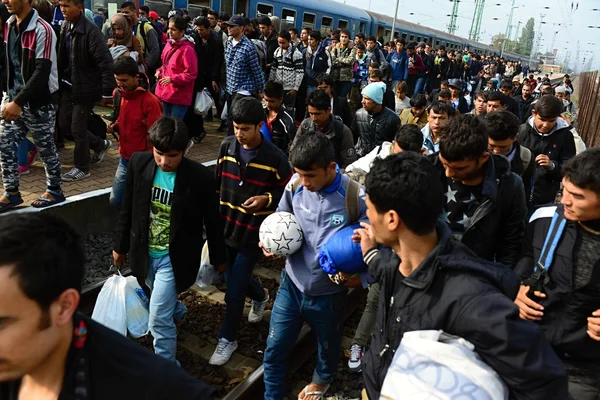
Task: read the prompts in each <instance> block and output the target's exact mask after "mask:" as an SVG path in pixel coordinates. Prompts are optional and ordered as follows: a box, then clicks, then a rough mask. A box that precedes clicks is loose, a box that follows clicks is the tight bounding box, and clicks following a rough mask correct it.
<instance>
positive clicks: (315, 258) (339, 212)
mask: <svg viewBox="0 0 600 400" xmlns="http://www.w3.org/2000/svg"><path fill="white" fill-rule="evenodd" d="M296 179H298V175H297V174H296V175H294V176H293V177H292V179H290V181H289V182H288V185H287V186H286V188H285V192H284V193H283V197H282V198H281V201H280V202H279V208H278V209H277V211H286V212H290V213H292V214H294V215H295V216H296V219H297V220H298V223H299V224H300V226H301V227H302V231H303V233H304V243H303V244H302V247H301V248H300V250H298V251H297V252H296V253H294V254H292V255H290V256H288V257H287V259H286V262H285V270H286V272H287V274H288V276H289V277H290V278H291V280H292V282H294V285H296V287H297V288H298V289H299V290H300V291H302V293H304V294H307V295H309V296H324V295H329V294H334V293H338V292H341V291H344V290H346V288H345V287H344V286H343V285H336V284H334V283H333V282H331V280H330V279H329V277H328V276H327V273H325V272H324V271H323V269H322V268H321V265H320V264H319V249H320V248H321V247H322V246H323V245H324V244H325V243H326V242H327V239H329V238H330V237H331V236H332V235H333V234H334V233H335V232H337V231H339V230H340V229H343V228H345V227H346V226H349V225H352V221H349V220H348V219H349V218H348V212H347V211H346V199H345V194H346V188H347V187H348V181H349V180H350V178H348V177H347V176H346V175H342V174H341V173H340V172H338V173H337V176H336V178H335V180H334V181H333V183H332V184H331V185H329V186H328V187H326V188H323V189H321V190H320V191H318V192H311V191H309V190H305V189H304V187H303V186H300V187H299V188H298V190H297V191H296V193H292V190H293V189H292V186H293V184H294V182H295V181H296ZM366 212H367V206H366V204H365V192H364V189H361V191H360V219H359V221H358V222H367V221H368V220H367V216H366ZM354 223H357V221H354Z"/></svg>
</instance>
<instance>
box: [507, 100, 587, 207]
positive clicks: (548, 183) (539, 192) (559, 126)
mask: <svg viewBox="0 0 600 400" xmlns="http://www.w3.org/2000/svg"><path fill="white" fill-rule="evenodd" d="M563 108H564V107H563V103H562V101H561V100H560V99H559V98H557V97H555V96H542V97H541V98H540V99H539V100H538V101H537V103H536V104H535V108H534V110H533V111H532V114H533V115H532V116H531V117H529V119H528V120H527V122H525V123H524V124H523V125H521V126H520V128H519V135H518V139H519V143H521V145H522V146H525V147H527V148H528V149H529V150H531V153H532V158H533V159H534V160H535V164H536V169H535V174H534V178H533V187H532V191H531V197H530V202H531V204H532V205H533V206H537V205H542V204H546V203H551V202H553V201H554V199H555V198H556V194H557V193H558V191H559V189H560V183H561V180H562V177H563V165H564V163H565V162H567V160H569V159H571V158H573V157H574V156H575V154H576V151H575V140H574V139H573V134H572V133H571V130H570V127H569V124H568V123H567V122H565V121H564V120H563V119H562V118H560V115H561V114H562V112H563Z"/></svg>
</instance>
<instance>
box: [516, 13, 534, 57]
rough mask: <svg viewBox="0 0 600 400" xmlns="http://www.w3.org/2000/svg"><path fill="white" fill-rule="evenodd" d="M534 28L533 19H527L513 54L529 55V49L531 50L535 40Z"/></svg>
mask: <svg viewBox="0 0 600 400" xmlns="http://www.w3.org/2000/svg"><path fill="white" fill-rule="evenodd" d="M534 27H535V19H534V18H529V20H527V23H526V24H525V26H524V27H523V30H522V31H521V37H520V38H519V40H518V41H517V45H516V47H515V52H517V53H519V54H523V55H529V54H531V49H533V40H534V39H535V31H534Z"/></svg>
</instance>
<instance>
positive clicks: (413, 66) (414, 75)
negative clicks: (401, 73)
mask: <svg viewBox="0 0 600 400" xmlns="http://www.w3.org/2000/svg"><path fill="white" fill-rule="evenodd" d="M416 49H417V42H410V43H409V44H408V46H406V54H407V56H408V78H407V80H406V84H407V85H408V95H409V96H412V95H413V94H414V93H418V92H417V91H415V88H416V87H417V86H422V83H421V84H419V83H418V80H422V79H423V77H422V76H421V72H422V71H423V70H425V64H423V59H422V58H421V56H420V55H419V54H417V50H416Z"/></svg>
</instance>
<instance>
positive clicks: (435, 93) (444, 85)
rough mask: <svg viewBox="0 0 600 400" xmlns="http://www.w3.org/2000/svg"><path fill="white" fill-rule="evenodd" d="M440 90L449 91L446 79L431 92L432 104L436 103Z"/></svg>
mask: <svg viewBox="0 0 600 400" xmlns="http://www.w3.org/2000/svg"><path fill="white" fill-rule="evenodd" d="M442 90H450V86H449V85H448V80H446V79H444V80H442V81H440V83H439V85H438V86H437V87H436V88H435V89H433V90H432V91H431V95H430V100H431V102H432V103H433V102H435V101H438V96H439V94H440V92H441V91H442Z"/></svg>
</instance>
